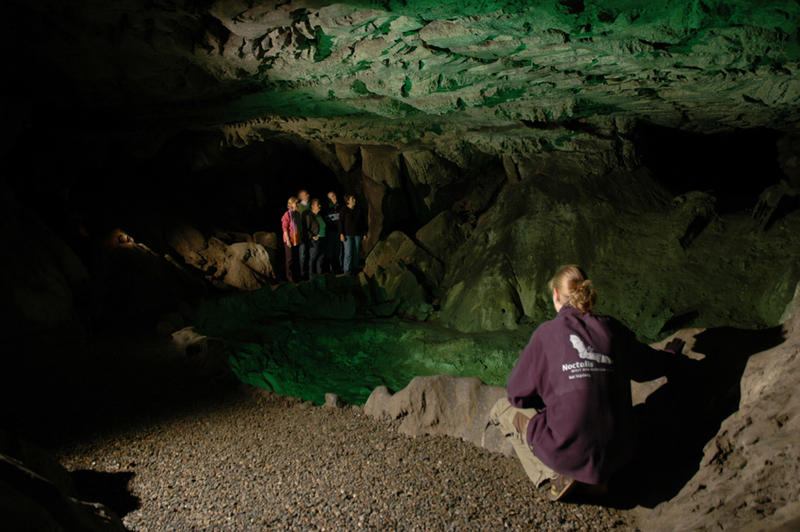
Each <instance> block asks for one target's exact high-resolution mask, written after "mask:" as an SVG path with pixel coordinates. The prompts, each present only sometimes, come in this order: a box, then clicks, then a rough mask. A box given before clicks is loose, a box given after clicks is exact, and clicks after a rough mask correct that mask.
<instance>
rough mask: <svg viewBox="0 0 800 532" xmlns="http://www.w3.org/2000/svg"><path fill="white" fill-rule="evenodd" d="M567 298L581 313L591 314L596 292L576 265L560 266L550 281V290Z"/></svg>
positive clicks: (595, 300)
mask: <svg viewBox="0 0 800 532" xmlns="http://www.w3.org/2000/svg"><path fill="white" fill-rule="evenodd" d="M553 288H558V291H559V292H560V293H561V294H563V295H566V296H567V297H568V298H569V304H570V305H571V306H573V307H575V308H576V309H578V310H580V311H581V312H591V311H592V309H593V308H594V305H595V303H596V302H597V292H596V291H595V289H594V286H593V285H592V281H591V280H589V279H587V278H586V274H585V273H584V271H583V270H582V269H581V267H580V266H578V265H577V264H567V265H566V266H562V267H561V268H559V270H558V271H557V272H556V274H555V275H554V276H553V278H552V279H551V280H550V289H551V290H552V289H553Z"/></svg>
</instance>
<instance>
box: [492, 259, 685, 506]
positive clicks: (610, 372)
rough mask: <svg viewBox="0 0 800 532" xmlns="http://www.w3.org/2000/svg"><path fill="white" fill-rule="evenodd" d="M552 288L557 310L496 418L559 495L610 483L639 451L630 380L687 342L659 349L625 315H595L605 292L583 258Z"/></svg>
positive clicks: (660, 370)
mask: <svg viewBox="0 0 800 532" xmlns="http://www.w3.org/2000/svg"><path fill="white" fill-rule="evenodd" d="M550 288H551V290H552V292H553V305H554V306H555V308H556V311H557V312H558V315H557V316H556V317H555V318H554V319H552V320H550V321H546V322H544V323H542V324H541V325H540V326H539V327H538V328H537V329H536V330H535V331H534V333H533V335H532V336H531V339H530V342H529V343H528V345H527V346H526V347H525V349H524V350H523V352H522V354H521V355H520V357H519V359H518V360H517V363H516V365H515V366H514V369H513V370H512V371H511V374H510V375H509V377H508V383H507V393H508V397H507V399H501V400H500V401H498V402H497V403H496V404H495V405H494V407H493V408H492V412H491V413H490V419H491V420H492V421H493V422H495V423H497V424H499V425H500V429H501V430H502V431H503V433H504V434H505V435H506V437H508V438H509V439H511V441H512V445H513V446H514V450H515V452H516V453H517V456H518V457H519V459H520V461H521V462H522V465H523V467H524V469H525V472H526V473H527V474H528V476H529V477H530V479H531V481H533V482H534V483H535V484H536V485H537V486H538V485H540V484H542V483H543V482H544V481H545V480H547V479H548V478H549V479H550V482H551V489H550V498H551V499H552V500H558V499H560V498H562V497H563V496H565V495H566V494H567V493H568V492H569V491H570V490H572V489H573V488H574V487H576V486H578V485H589V486H596V487H600V488H601V489H605V486H606V485H607V482H608V480H609V479H610V478H611V477H612V475H614V473H616V472H617V471H619V470H620V469H621V468H622V467H623V466H624V465H626V463H627V462H628V461H629V460H630V459H631V458H632V456H633V452H634V448H635V439H636V438H635V428H634V419H633V406H632V404H631V391H630V379H631V378H633V379H634V380H649V379H652V378H654V375H663V374H664V373H665V372H666V369H667V366H668V365H669V364H670V362H671V360H670V359H675V358H676V356H675V353H679V352H681V350H682V349H683V345H684V343H683V341H682V340H680V339H675V340H673V341H672V342H670V343H669V344H667V346H666V347H665V350H664V351H658V350H655V349H653V348H651V347H649V346H647V345H645V344H642V343H640V342H638V341H637V340H636V336H635V335H634V334H633V332H632V331H630V330H629V329H627V328H626V327H625V326H624V325H622V324H621V323H620V322H618V321H617V320H614V319H613V318H609V317H605V316H595V315H593V314H592V313H591V310H592V307H593V306H594V303H595V300H596V297H597V294H596V292H595V290H594V288H593V287H592V282H591V281H590V280H588V279H586V276H585V274H584V273H583V271H582V270H581V269H580V268H579V267H578V266H576V265H568V266H564V267H563V268H561V269H560V270H559V271H558V273H556V275H555V277H553V279H552V280H551V281H550Z"/></svg>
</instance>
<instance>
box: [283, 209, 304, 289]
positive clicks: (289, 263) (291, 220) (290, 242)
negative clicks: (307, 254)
mask: <svg viewBox="0 0 800 532" xmlns="http://www.w3.org/2000/svg"><path fill="white" fill-rule="evenodd" d="M281 229H283V251H284V252H285V254H286V280H287V281H289V282H290V283H293V282H294V277H295V276H294V272H293V271H292V269H293V268H294V264H295V260H294V255H295V254H296V249H297V246H299V245H300V240H301V234H300V213H299V212H297V198H296V197H294V196H292V197H291V198H289V201H288V202H286V212H285V213H283V216H282V217H281Z"/></svg>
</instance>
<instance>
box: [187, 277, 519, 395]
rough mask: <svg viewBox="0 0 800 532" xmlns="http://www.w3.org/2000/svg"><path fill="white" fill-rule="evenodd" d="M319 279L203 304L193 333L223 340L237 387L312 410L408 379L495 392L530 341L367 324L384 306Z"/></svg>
mask: <svg viewBox="0 0 800 532" xmlns="http://www.w3.org/2000/svg"><path fill="white" fill-rule="evenodd" d="M326 279H329V280H330V281H329V282H328V286H327V287H326V286H325V285H323V284H322V283H321V282H319V281H318V282H317V283H316V284H315V283H305V284H301V285H299V286H294V285H284V286H282V287H280V288H278V289H277V290H274V291H273V289H272V288H264V289H262V290H260V291H257V292H251V293H248V294H240V295H236V296H229V297H226V298H224V299H221V300H218V301H216V302H209V303H206V304H205V305H204V306H203V307H202V308H201V309H200V319H199V322H198V324H197V326H196V329H197V330H198V332H200V333H202V334H204V335H209V336H215V337H218V338H221V339H223V340H224V341H225V342H226V345H227V348H228V350H229V352H230V353H231V358H230V363H231V366H232V368H233V370H234V372H235V373H236V375H237V376H238V377H239V378H240V379H241V380H242V381H244V382H247V383H250V384H253V385H255V386H259V387H263V388H267V389H271V390H274V391H276V392H279V393H282V394H285V395H291V396H295V397H302V398H304V399H306V400H310V401H313V402H314V403H316V404H322V403H323V402H324V399H325V393H335V394H337V395H339V396H340V397H341V398H342V399H343V400H344V401H346V402H348V403H353V404H362V403H364V402H365V401H366V400H367V398H368V397H369V394H370V392H372V390H373V389H374V388H375V387H376V386H381V385H386V386H388V387H389V388H390V389H392V390H399V389H401V388H403V387H405V386H406V385H407V384H408V382H409V381H410V380H411V379H412V378H413V377H414V376H417V375H437V374H441V373H446V374H450V375H455V376H470V377H478V378H480V379H482V380H483V381H484V382H486V383H487V384H494V385H501V386H502V385H505V380H506V378H507V376H508V372H509V371H510V370H511V368H512V367H513V364H514V362H515V361H516V359H517V357H518V356H519V353H520V351H521V350H522V348H523V347H524V346H525V343H526V342H527V339H528V337H529V336H530V331H518V332H515V333H508V332H502V333H482V334H461V333H455V332H454V331H451V330H448V329H444V328H442V327H440V326H438V325H436V324H431V323H426V322H408V321H403V320H399V319H387V318H379V317H375V316H376V314H380V313H382V312H384V311H385V309H386V307H385V305H384V303H381V302H378V303H375V302H373V301H372V300H370V298H369V296H368V295H367V294H366V293H367V292H369V288H368V287H362V286H361V285H360V284H359V283H358V281H357V280H352V279H349V278H346V277H345V278H338V279H337V278H330V277H329V278H326ZM334 279H335V280H334ZM331 284H333V285H334V288H331V287H330V285H331ZM343 285H344V287H345V288H344V289H343V288H342V286H343ZM334 290H335V291H338V292H339V294H338V295H334ZM343 292H344V293H345V294H346V295H344V296H342V293H343ZM278 301H280V302H285V301H289V302H290V303H289V304H288V305H286V306H280V305H279V304H277V303H276V302H278ZM356 301H358V304H355V302H356ZM390 312H391V310H390ZM314 318H316V319H314Z"/></svg>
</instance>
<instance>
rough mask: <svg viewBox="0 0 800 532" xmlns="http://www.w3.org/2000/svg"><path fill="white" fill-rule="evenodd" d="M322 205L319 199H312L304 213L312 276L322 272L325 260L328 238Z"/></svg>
mask: <svg viewBox="0 0 800 532" xmlns="http://www.w3.org/2000/svg"><path fill="white" fill-rule="evenodd" d="M321 210H322V207H321V206H320V203H319V200H318V199H312V200H311V208H310V209H309V210H307V211H305V212H304V213H303V217H304V221H303V227H304V228H305V230H306V242H307V243H308V262H309V270H310V272H311V277H314V276H316V275H319V274H320V273H322V263H323V261H324V260H325V241H326V239H327V237H326V236H325V235H326V230H327V224H326V223H325V218H324V217H323V216H322V214H321Z"/></svg>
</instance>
